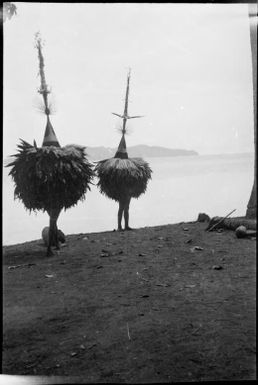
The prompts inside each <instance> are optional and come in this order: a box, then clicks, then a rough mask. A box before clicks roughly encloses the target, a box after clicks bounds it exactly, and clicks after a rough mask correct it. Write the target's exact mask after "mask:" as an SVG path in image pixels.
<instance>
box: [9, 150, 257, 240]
mask: <svg viewBox="0 0 258 385" xmlns="http://www.w3.org/2000/svg"><path fill="white" fill-rule="evenodd" d="M146 160H147V161H148V162H149V163H150V166H151V168H152V170H153V178H152V180H151V181H150V182H149V185H148V189H147V192H146V194H145V195H143V196H142V197H140V198H139V199H138V200H137V199H133V200H132V201H131V206H130V226H131V227H134V228H138V227H145V226H156V225H164V224H172V223H178V222H187V221H193V220H196V219H197V216H198V214H199V213H200V212H205V213H206V214H208V215H209V216H211V217H212V216H215V215H218V216H225V215H226V214H228V213H229V212H230V211H232V210H233V209H237V211H236V212H235V213H234V215H236V216H241V215H245V212H246V207H247V203H248V200H249V197H250V193H251V189H252V185H253V177H254V171H253V167H254V155H253V154H232V155H231V154H230V155H209V156H186V157H172V158H151V159H146ZM7 174H8V170H7V169H4V171H3V244H4V245H10V244H15V243H22V242H26V241H31V240H35V239H39V238H41V231H42V229H43V227H45V226H48V215H47V214H46V213H45V214H43V213H37V214H35V213H31V214H30V213H29V212H28V211H26V210H25V209H24V206H23V204H22V203H21V202H19V201H17V200H16V201H14V199H13V191H14V185H13V182H12V180H11V178H10V177H9V176H8V175H7ZM117 209H118V205H117V203H116V202H113V201H111V200H109V199H107V198H106V197H104V196H103V195H101V194H100V193H99V191H98V189H97V187H96V186H92V190H91V192H89V193H87V195H86V200H85V201H84V202H80V203H79V204H78V205H77V206H76V207H74V208H72V209H69V210H67V211H65V212H64V211H63V212H62V213H61V215H60V217H59V221H58V226H59V228H60V229H61V230H62V231H63V232H64V233H65V234H73V233H88V232H100V231H110V230H113V229H114V228H116V227H117Z"/></svg>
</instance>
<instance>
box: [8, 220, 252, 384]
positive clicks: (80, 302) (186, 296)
mask: <svg viewBox="0 0 258 385" xmlns="http://www.w3.org/2000/svg"><path fill="white" fill-rule="evenodd" d="M206 227H207V225H206V224H204V223H180V224H176V225H167V226H160V227H146V228H141V229H137V230H134V231H129V232H122V233H118V232H103V233H90V234H77V235H70V236H68V237H67V242H66V245H65V246H64V247H62V248H61V251H60V252H59V253H58V254H56V255H55V256H54V257H51V258H47V257H46V256H45V254H46V249H45V247H43V245H42V241H41V240H38V241H34V242H28V243H24V244H19V245H14V246H6V247H4V248H3V359H2V360H3V363H2V372H3V373H4V374H13V375H38V376H61V377H62V376H64V377H63V379H66V380H67V381H68V382H70V383H71V382H73V381H74V382H76V383H80V382H81V383H94V382H98V383H100V382H103V383H109V382H110V383H116V382H118V383H121V382H125V383H141V382H142V383H143V382H145V383H153V382H172V381H204V380H206V381H215V380H216V381H220V380H255V379H256V366H255V364H256V361H255V358H256V254H255V249H256V241H255V238H249V239H248V238H245V239H237V238H236V236H235V234H234V232H232V231H226V230H224V231H222V232H216V231H214V232H205V231H204V230H205V228H206ZM195 246H198V247H199V248H198V247H197V248H195ZM19 265H20V266H19ZM56 378H58V377H56ZM52 381H53V377H52ZM63 382H64V381H63Z"/></svg>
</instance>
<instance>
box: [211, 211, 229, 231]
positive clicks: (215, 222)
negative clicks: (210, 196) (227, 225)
mask: <svg viewBox="0 0 258 385" xmlns="http://www.w3.org/2000/svg"><path fill="white" fill-rule="evenodd" d="M234 211H236V209H234V210H232V211H230V213H228V214H227V215H226V216H225V217H223V218H220V217H214V218H212V219H211V220H210V223H209V225H208V227H207V229H206V231H212V230H214V229H215V227H217V228H218V226H219V225H220V224H222V223H223V222H224V221H225V219H226V218H228V217H229V216H230V215H231V214H233V212H234Z"/></svg>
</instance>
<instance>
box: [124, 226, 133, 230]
mask: <svg viewBox="0 0 258 385" xmlns="http://www.w3.org/2000/svg"><path fill="white" fill-rule="evenodd" d="M125 230H133V229H132V228H131V227H129V226H126V227H125Z"/></svg>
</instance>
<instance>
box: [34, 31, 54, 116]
mask: <svg viewBox="0 0 258 385" xmlns="http://www.w3.org/2000/svg"><path fill="white" fill-rule="evenodd" d="M42 46H43V41H42V38H41V35H40V32H37V33H36V34H35V48H36V49H37V50H38V58H39V75H40V87H39V89H38V92H39V93H40V94H41V95H42V96H43V100H44V105H45V114H46V115H50V109H49V105H48V94H50V92H51V90H50V88H49V87H48V85H47V83H46V78H45V72H44V67H45V63H44V57H43V54H42Z"/></svg>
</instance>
